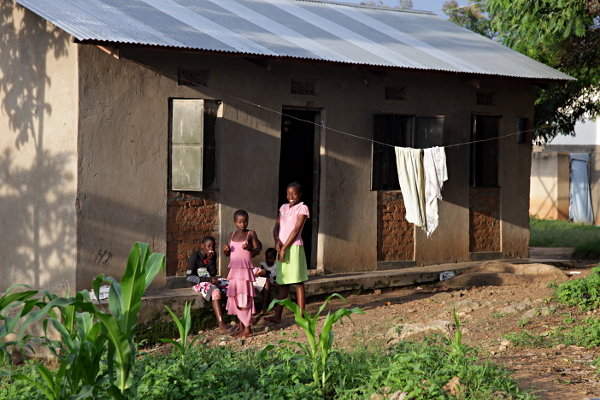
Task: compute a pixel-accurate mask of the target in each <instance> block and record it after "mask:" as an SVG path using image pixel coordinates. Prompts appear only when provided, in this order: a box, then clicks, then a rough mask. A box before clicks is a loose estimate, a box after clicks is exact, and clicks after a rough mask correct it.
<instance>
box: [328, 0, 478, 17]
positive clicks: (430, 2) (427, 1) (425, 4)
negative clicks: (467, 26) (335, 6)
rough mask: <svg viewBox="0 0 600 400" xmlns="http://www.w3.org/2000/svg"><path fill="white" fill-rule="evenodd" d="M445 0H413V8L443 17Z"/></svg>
mask: <svg viewBox="0 0 600 400" xmlns="http://www.w3.org/2000/svg"><path fill="white" fill-rule="evenodd" d="M338 1H340V2H342V3H357V4H358V3H360V2H361V1H362V0H338ZM367 1H368V0H367ZM444 1H445V0H413V10H425V11H432V12H434V13H436V14H438V15H439V16H440V17H444V13H442V4H444ZM457 3H458V5H459V6H465V5H467V0H457ZM383 4H385V5H387V6H389V7H394V6H397V5H398V0H383Z"/></svg>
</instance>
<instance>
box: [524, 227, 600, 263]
mask: <svg viewBox="0 0 600 400" xmlns="http://www.w3.org/2000/svg"><path fill="white" fill-rule="evenodd" d="M530 229H531V238H530V241H529V245H530V246H531V247H573V248H574V249H575V251H574V253H573V256H574V257H576V258H598V257H600V227H598V226H594V225H585V224H576V223H573V222H569V221H559V220H547V219H540V218H536V217H531V219H530Z"/></svg>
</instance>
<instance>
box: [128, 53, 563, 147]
mask: <svg viewBox="0 0 600 400" xmlns="http://www.w3.org/2000/svg"><path fill="white" fill-rule="evenodd" d="M129 61H131V62H133V63H134V64H138V65H140V66H142V67H144V68H147V69H149V70H151V71H153V72H156V73H157V74H160V75H164V76H168V77H171V78H174V79H177V80H179V81H185V82H188V83H192V84H195V82H192V81H190V80H188V79H185V78H181V77H178V76H175V75H171V74H168V73H165V72H163V71H159V70H158V69H156V68H153V67H151V66H149V65H146V64H144V63H141V62H139V61H135V60H129ZM207 88H208V89H209V90H212V91H215V92H218V93H220V94H222V95H224V96H228V97H231V98H233V99H236V100H239V101H241V102H243V103H246V104H249V105H252V106H255V107H258V108H261V109H263V110H266V111H270V112H273V113H275V114H278V115H281V116H282V117H288V118H292V119H295V120H297V121H300V122H306V123H308V124H312V125H314V126H316V127H319V128H321V129H322V130H329V131H332V132H336V133H340V134H342V135H346V136H350V137H353V138H356V139H362V140H366V141H369V142H371V143H377V144H380V145H382V146H388V147H393V148H396V147H398V146H396V145H393V144H389V143H384V142H380V141H377V140H375V139H371V138H367V137H364V136H358V135H354V134H352V133H348V132H344V131H340V130H338V129H335V128H330V127H328V126H325V124H324V123H323V121H321V122H320V123H316V122H314V121H309V120H307V119H302V118H298V117H294V116H293V115H288V114H285V113H283V112H281V111H277V110H273V109H271V108H268V107H265V106H262V105H260V104H257V103H253V102H251V101H249V100H246V99H243V98H241V97H238V96H235V95H233V94H230V93H227V92H224V91H222V90H219V89H215V88H211V87H207ZM567 124H568V123H562V124H556V125H555V126H549V127H546V128H536V129H529V130H526V131H517V132H513V133H509V134H506V135H504V136H498V137H494V138H487V139H480V140H472V141H469V142H462V143H455V144H448V145H445V146H437V147H444V148H447V147H455V146H464V145H467V144H473V143H480V142H487V141H490V140H500V139H504V138H507V137H510V136H515V135H520V134H523V133H529V132H535V131H537V130H540V129H550V128H554V127H556V126H562V125H567Z"/></svg>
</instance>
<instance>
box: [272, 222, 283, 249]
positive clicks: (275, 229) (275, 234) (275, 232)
mask: <svg viewBox="0 0 600 400" xmlns="http://www.w3.org/2000/svg"><path fill="white" fill-rule="evenodd" d="M279 216H280V214H277V221H276V222H275V227H273V239H274V240H275V250H277V251H279V249H280V248H281V245H282V244H283V243H281V240H280V239H279Z"/></svg>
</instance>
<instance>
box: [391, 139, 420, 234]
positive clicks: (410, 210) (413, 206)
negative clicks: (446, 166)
mask: <svg viewBox="0 0 600 400" xmlns="http://www.w3.org/2000/svg"><path fill="white" fill-rule="evenodd" d="M395 150H396V168H397V169H398V179H399V181H400V190H402V197H403V198H404V208H406V220H407V221H408V222H411V223H413V224H415V226H418V227H419V228H421V229H425V228H426V224H427V221H426V219H425V181H424V179H423V178H424V176H423V156H422V155H423V150H421V149H412V148H406V147H395Z"/></svg>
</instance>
